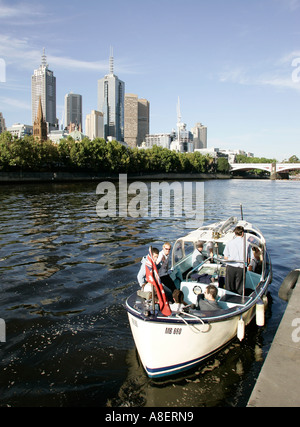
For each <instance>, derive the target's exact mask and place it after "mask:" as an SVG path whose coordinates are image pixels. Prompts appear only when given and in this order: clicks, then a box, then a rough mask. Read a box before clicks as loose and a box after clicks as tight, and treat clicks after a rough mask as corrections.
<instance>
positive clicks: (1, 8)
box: [0, 0, 45, 23]
mask: <svg viewBox="0 0 300 427" xmlns="http://www.w3.org/2000/svg"><path fill="white" fill-rule="evenodd" d="M37 16H40V17H42V16H45V13H44V12H42V10H41V9H40V7H39V5H38V4H35V5H34V7H32V6H31V7H29V6H28V4H26V2H21V3H18V4H16V5H14V6H12V5H11V3H10V4H5V3H4V2H3V1H2V0H0V20H2V19H3V20H5V21H7V20H8V19H10V18H13V19H14V23H18V21H16V20H15V18H17V17H20V18H22V23H24V18H25V17H26V19H27V17H34V18H36V17H37Z"/></svg>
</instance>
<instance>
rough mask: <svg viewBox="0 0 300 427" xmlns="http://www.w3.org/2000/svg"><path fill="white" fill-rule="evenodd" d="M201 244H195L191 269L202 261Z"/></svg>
mask: <svg viewBox="0 0 300 427" xmlns="http://www.w3.org/2000/svg"><path fill="white" fill-rule="evenodd" d="M202 251H203V242H197V243H196V248H195V250H194V252H193V255H192V266H193V268H195V267H197V266H198V265H200V264H201V263H202V262H203V261H204V255H203V252H202Z"/></svg>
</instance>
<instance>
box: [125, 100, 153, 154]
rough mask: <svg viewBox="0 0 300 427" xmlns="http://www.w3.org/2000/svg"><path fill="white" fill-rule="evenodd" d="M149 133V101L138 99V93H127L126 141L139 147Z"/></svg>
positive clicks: (132, 145)
mask: <svg viewBox="0 0 300 427" xmlns="http://www.w3.org/2000/svg"><path fill="white" fill-rule="evenodd" d="M147 134H149V102H148V101H147V100H146V99H138V96H137V95H134V94H131V93H130V94H129V93H127V94H125V102H124V141H125V142H126V143H127V144H128V145H129V146H130V147H137V146H139V145H141V144H142V142H143V141H144V140H145V137H146V135H147Z"/></svg>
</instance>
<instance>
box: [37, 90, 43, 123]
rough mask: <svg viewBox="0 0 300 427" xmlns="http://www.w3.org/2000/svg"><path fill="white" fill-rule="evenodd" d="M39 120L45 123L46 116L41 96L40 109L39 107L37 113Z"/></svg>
mask: <svg viewBox="0 0 300 427" xmlns="http://www.w3.org/2000/svg"><path fill="white" fill-rule="evenodd" d="M36 118H37V120H38V121H39V122H43V121H44V116H43V107H42V97H41V96H40V99H39V107H38V112H37V117H36Z"/></svg>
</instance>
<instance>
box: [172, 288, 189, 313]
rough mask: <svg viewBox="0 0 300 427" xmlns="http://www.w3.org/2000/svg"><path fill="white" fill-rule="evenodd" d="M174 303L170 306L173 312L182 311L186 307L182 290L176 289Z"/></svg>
mask: <svg viewBox="0 0 300 427" xmlns="http://www.w3.org/2000/svg"><path fill="white" fill-rule="evenodd" d="M173 300H174V303H173V304H170V309H171V310H172V311H182V310H183V309H184V307H185V305H186V303H185V302H184V296H183V292H182V291H181V290H180V289H175V291H174V292H173Z"/></svg>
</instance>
